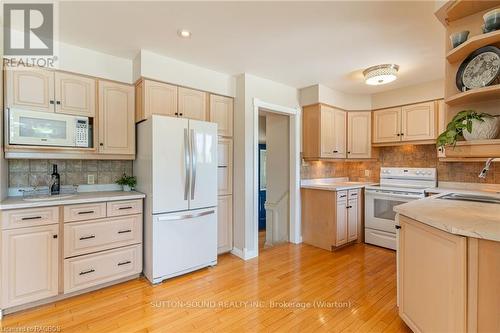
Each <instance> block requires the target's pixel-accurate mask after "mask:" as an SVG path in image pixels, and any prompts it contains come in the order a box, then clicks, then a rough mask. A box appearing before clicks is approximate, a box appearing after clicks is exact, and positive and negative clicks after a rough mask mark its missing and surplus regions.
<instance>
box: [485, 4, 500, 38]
mask: <svg viewBox="0 0 500 333" xmlns="http://www.w3.org/2000/svg"><path fill="white" fill-rule="evenodd" d="M483 19H484V30H485V31H488V32H489V31H494V30H498V29H500V8H497V9H493V10H490V11H489V12H487V13H486V14H484V15H483Z"/></svg>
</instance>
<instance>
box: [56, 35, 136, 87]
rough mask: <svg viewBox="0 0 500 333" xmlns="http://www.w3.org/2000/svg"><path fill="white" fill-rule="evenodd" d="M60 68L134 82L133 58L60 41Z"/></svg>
mask: <svg viewBox="0 0 500 333" xmlns="http://www.w3.org/2000/svg"><path fill="white" fill-rule="evenodd" d="M58 68H59V69H62V70H66V71H70V72H75V73H80V74H86V75H91V76H96V77H100V78H104V79H109V80H115V81H120V82H125V83H132V82H133V81H132V60H130V59H125V58H119V57H115V56H112V55H109V54H105V53H101V52H98V51H94V50H90V49H84V48H81V47H78V46H75V45H70V44H64V43H59V61H58Z"/></svg>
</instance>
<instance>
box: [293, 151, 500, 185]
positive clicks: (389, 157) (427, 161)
mask: <svg viewBox="0 0 500 333" xmlns="http://www.w3.org/2000/svg"><path fill="white" fill-rule="evenodd" d="M377 153H378V159H377V160H376V161H375V160H373V161H366V162H343V161H339V162H321V161H315V162H307V163H306V164H305V165H302V167H301V170H300V173H301V178H303V179H311V178H329V177H349V179H351V180H354V181H378V180H379V173H380V167H414V168H417V167H419V168H437V172H438V180H439V181H448V182H466V183H489V184H500V165H499V163H492V164H491V167H490V172H489V173H488V176H487V177H486V179H480V178H479V177H478V175H479V172H480V171H481V169H482V168H483V166H484V163H483V162H467V163H462V162H440V161H439V159H438V157H437V151H436V147H435V146H434V145H403V146H394V147H381V148H378V149H377ZM365 170H369V175H368V176H367V175H365Z"/></svg>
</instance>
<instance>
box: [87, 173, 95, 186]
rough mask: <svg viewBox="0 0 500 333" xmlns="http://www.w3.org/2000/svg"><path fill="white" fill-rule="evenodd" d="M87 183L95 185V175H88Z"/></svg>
mask: <svg viewBox="0 0 500 333" xmlns="http://www.w3.org/2000/svg"><path fill="white" fill-rule="evenodd" d="M87 184H89V185H94V184H95V177H94V175H87Z"/></svg>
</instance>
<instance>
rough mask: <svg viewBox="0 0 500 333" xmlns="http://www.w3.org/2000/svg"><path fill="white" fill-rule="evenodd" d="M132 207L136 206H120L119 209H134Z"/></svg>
mask: <svg viewBox="0 0 500 333" xmlns="http://www.w3.org/2000/svg"><path fill="white" fill-rule="evenodd" d="M132 208H134V207H132V206H127V207H120V208H118V210H124V209H132Z"/></svg>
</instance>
